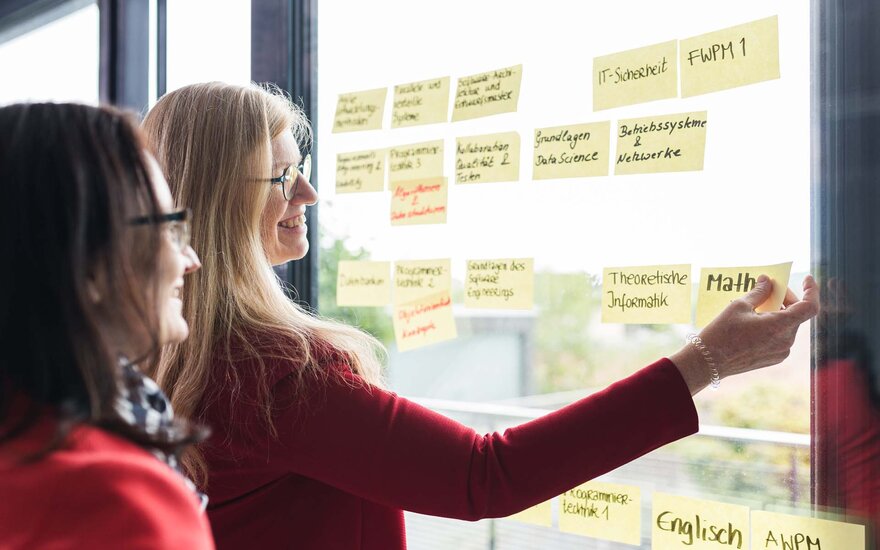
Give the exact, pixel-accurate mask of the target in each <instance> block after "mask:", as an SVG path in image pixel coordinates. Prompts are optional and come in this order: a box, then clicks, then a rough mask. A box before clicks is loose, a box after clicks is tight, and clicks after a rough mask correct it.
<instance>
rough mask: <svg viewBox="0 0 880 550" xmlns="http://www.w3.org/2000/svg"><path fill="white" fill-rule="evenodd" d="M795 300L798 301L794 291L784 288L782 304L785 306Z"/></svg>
mask: <svg viewBox="0 0 880 550" xmlns="http://www.w3.org/2000/svg"><path fill="white" fill-rule="evenodd" d="M797 301H798V297H797V295H796V294H795V293H794V291H793V290H792V289H790V288H787V289H785V299H784V300H782V305H784V306H785V307H788V306H790V305H791V304H793V303H795V302H797Z"/></svg>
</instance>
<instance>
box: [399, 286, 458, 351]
mask: <svg viewBox="0 0 880 550" xmlns="http://www.w3.org/2000/svg"><path fill="white" fill-rule="evenodd" d="M393 324H394V336H395V340H396V341H397V349H399V350H400V351H408V350H411V349H415V348H420V347H423V346H427V345H430V344H436V343H437V342H443V341H445V340H451V339H453V338H455V337H456V336H457V331H456V328H455V319H454V318H453V316H452V297H451V296H450V294H449V292H441V293H438V294H434V295H431V296H428V297H425V298H422V299H421V300H417V301H415V302H409V303H407V304H399V305H395V306H394V318H393Z"/></svg>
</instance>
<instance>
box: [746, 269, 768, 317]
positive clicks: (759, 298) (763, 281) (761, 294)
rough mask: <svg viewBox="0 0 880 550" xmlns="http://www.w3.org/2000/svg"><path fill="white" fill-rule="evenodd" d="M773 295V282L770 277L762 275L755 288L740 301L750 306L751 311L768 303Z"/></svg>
mask: <svg viewBox="0 0 880 550" xmlns="http://www.w3.org/2000/svg"><path fill="white" fill-rule="evenodd" d="M772 293H773V281H771V280H770V277H768V276H766V275H760V276H759V277H758V282H757V283H756V284H755V288H753V289H752V290H751V291H749V293H748V294H746V295H745V296H743V297H742V298H740V300H741V301H743V302H745V303H746V304H748V305H749V307H750V308H751V309H755V308H756V307H758V306H759V305H761V304H763V303H764V302H766V301H767V298H769V297H770V294H772Z"/></svg>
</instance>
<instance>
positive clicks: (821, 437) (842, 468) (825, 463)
mask: <svg viewBox="0 0 880 550" xmlns="http://www.w3.org/2000/svg"><path fill="white" fill-rule="evenodd" d="M867 368H868V367H867V366H865V365H860V364H859V363H858V362H857V361H854V360H848V359H836V360H830V361H828V362H827V363H826V364H824V365H821V366H820V367H819V368H818V369H816V372H815V377H816V378H815V381H816V392H817V393H819V394H820V395H821V397H822V398H821V399H819V400H818V403H819V408H818V410H817V414H816V426H815V428H816V447H815V449H816V469H817V471H818V475H819V476H820V479H821V483H822V487H821V490H820V491H818V499H817V500H818V504H821V505H824V506H830V507H833V508H835V510H834V511H836V512H845V513H847V514H848V515H852V516H857V517H862V518H865V519H869V520H871V523H872V524H873V525H874V528H875V529H877V527H876V526H877V525H880V406H878V404H877V403H875V402H873V401H872V397H871V391H872V387H871V381H870V380H869V378H868V375H867V372H866V369H867Z"/></svg>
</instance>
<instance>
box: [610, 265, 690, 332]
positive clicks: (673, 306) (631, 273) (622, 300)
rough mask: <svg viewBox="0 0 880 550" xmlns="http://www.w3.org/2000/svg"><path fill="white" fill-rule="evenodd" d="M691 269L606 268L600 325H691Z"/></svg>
mask: <svg viewBox="0 0 880 550" xmlns="http://www.w3.org/2000/svg"><path fill="white" fill-rule="evenodd" d="M692 282H693V281H692V280H691V266H690V265H689V264H680V265H652V266H639V267H606V268H605V269H603V270H602V322H603V323H635V324H662V323H690V322H691V284H692Z"/></svg>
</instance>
